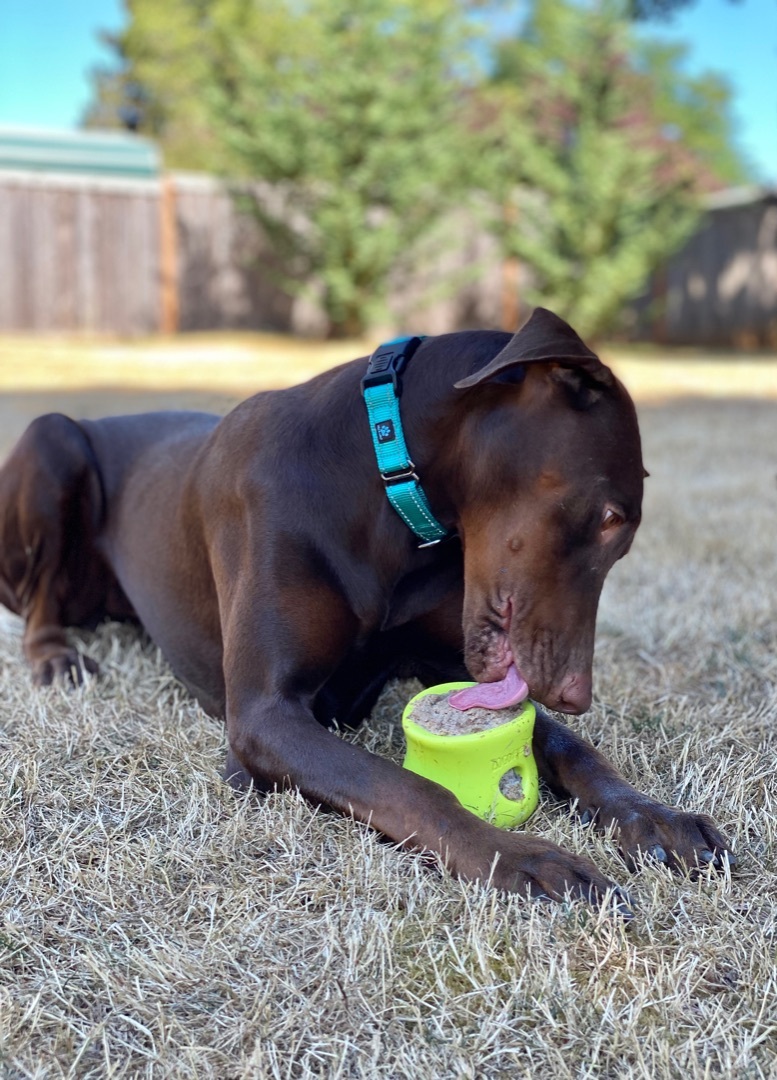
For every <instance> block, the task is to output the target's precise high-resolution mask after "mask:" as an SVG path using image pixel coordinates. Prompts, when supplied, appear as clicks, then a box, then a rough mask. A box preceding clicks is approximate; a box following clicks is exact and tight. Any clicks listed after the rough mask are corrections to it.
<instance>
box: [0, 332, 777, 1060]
mask: <svg viewBox="0 0 777 1080" xmlns="http://www.w3.org/2000/svg"><path fill="white" fill-rule="evenodd" d="M273 342H275V344H274V345H273ZM262 344H263V343H262V342H261V341H258V340H257V339H255V338H251V339H247V338H245V339H244V338H236V339H215V338H214V339H212V340H204V341H203V340H201V341H199V342H192V343H186V342H172V343H165V342H152V343H144V344H137V345H130V344H115V345H106V344H105V343H94V344H92V345H89V346H84V345H74V344H72V343H68V342H47V343H44V344H41V343H40V342H34V341H31V340H29V339H28V340H26V341H25V340H22V341H15V342H11V341H10V340H8V339H5V340H3V341H0V387H2V394H1V395H0V425H2V426H0V443H2V446H0V449H2V450H5V449H7V447H8V445H9V443H10V441H11V439H12V438H13V437H14V436H15V435H16V434H17V433H18V431H19V430H20V428H21V426H22V424H23V423H24V422H25V421H26V419H27V417H28V416H29V415H32V414H33V413H34V412H36V411H44V410H45V409H51V408H67V409H70V410H71V411H73V412H75V413H77V414H79V415H85V414H87V413H91V414H94V413H96V412H98V411H117V410H118V409H120V408H121V409H124V408H130V409H132V408H141V407H153V406H155V405H157V404H158V403H162V404H164V405H166V406H169V405H171V404H186V405H200V404H201V403H203V402H204V403H205V404H207V405H208V406H211V407H214V408H217V409H223V408H226V407H228V405H229V403H230V402H231V401H232V400H234V399H235V398H236V396H238V395H239V394H240V393H244V392H246V391H247V389H248V388H249V386H251V387H259V386H267V385H273V384H279V383H281V382H285V381H290V380H293V379H296V378H299V377H304V376H306V375H308V374H310V373H312V372H313V371H315V370H318V369H320V368H321V367H322V366H326V365H327V364H330V363H332V362H335V361H336V360H338V359H340V358H341V357H342V358H346V357H347V356H349V355H354V354H355V353H358V352H360V351H361V352H364V351H366V350H367V349H368V348H369V343H366V344H363V345H362V347H361V348H358V347H356V346H355V345H351V346H350V347H348V346H345V347H343V346H334V345H331V346H327V347H326V350H325V351H324V352H322V353H319V352H318V350H317V349H316V347H315V346H313V345H312V344H307V343H303V344H302V345H300V344H295V345H294V346H293V348H289V345H288V343H284V342H283V341H281V340H279V339H270V340H268V341H266V342H264V345H265V346H266V355H267V356H269V357H270V360H269V361H268V362H266V363H265V361H264V360H263V359H262V356H263V353H264V350H263V348H262ZM187 348H188V349H189V362H188V363H187V362H186V354H187ZM106 350H107V352H106ZM110 350H115V352H114V353H111V351H110ZM273 350H275V351H273ZM608 355H612V357H613V362H614V366H615V367H616V369H617V370H618V372H619V373H620V374H621V375H622V377H623V378H624V379H625V381H626V382H627V384H628V385H631V386H632V387H633V389H634V391H635V394H636V396H637V398H638V408H639V412H640V421H641V425H642V430H643V438H644V443H645V461H646V464H647V467H648V469H649V470H650V473H651V476H650V479H649V480H648V481H647V494H646V501H645V513H644V523H643V526H642V528H641V530H640V532H639V534H638V537H637V540H636V542H635V544H634V547H633V549H632V551H631V553H630V554H629V556H628V558H626V559H624V560H623V561H622V562H620V563H618V564H617V565H616V567H615V569H614V570H613V572H612V574H611V575H610V578H609V579H608V582H607V585H606V587H605V593H604V596H603V599H602V605H601V609H600V618H599V626H598V640H597V655H596V661H595V679H596V699H595V703H594V706H593V708H592V709H591V710H590V712H589V713H587V714H586V715H585V716H584V717H580V718H572V719H570V722H571V723H572V724H573V725H574V726H575V727H576V728H577V729H578V730H580V731H581V732H583V733H584V734H585V735H586V736H587V737H588V738H590V739H592V740H593V741H594V742H595V743H596V744H597V745H598V746H599V747H600V748H601V749H603V750H604V751H605V752H606V753H607V754H608V755H609V756H610V758H611V759H612V760H613V761H614V762H615V763H616V764H617V765H618V767H619V768H620V769H621V770H622V771H623V772H625V774H626V775H627V776H628V777H629V778H630V779H631V780H632V781H633V782H635V783H637V784H638V785H639V786H640V787H641V788H643V789H644V790H646V791H648V792H650V793H651V794H652V795H656V796H658V797H660V798H662V799H664V800H666V801H667V802H669V803H672V804H678V805H682V806H684V807H687V808H695V809H698V810H702V811H705V812H707V813H710V814H712V815H713V816H714V817H716V818H717V819H718V821H719V822H720V823H721V825H722V827H723V828H724V831H726V832H727V833H728V834H729V835H730V836H731V838H732V840H733V842H734V847H735V849H736V852H737V855H738V856H739V865H738V866H737V868H736V869H735V871H734V873H733V875H731V876H725V877H720V878H706V877H704V878H703V879H702V880H700V881H695V882H694V881H691V880H689V879H684V878H680V877H674V876H672V875H671V874H670V873H668V872H667V871H665V870H664V869H663V868H662V867H660V866H652V865H646V866H644V867H643V868H641V869H640V871H639V872H638V873H637V874H636V875H629V874H628V872H627V871H626V869H625V867H624V866H623V864H622V863H621V861H620V858H619V856H618V853H617V850H616V847H615V845H614V843H613V841H612V838H611V837H608V836H597V835H596V834H595V833H594V832H593V831H592V829H591V828H585V827H582V826H581V825H580V824H579V823H578V822H577V821H576V820H575V819H574V817H572V816H571V815H570V813H569V809H568V808H567V807H566V806H564V805H562V804H559V803H557V802H555V801H554V800H553V799H552V798H551V797H550V796H549V795H548V794H547V793H544V794H543V797H542V802H541V806H540V809H539V810H538V812H537V814H536V815H535V817H534V818H533V819H532V820H531V822H530V823H529V824H528V826H527V828H529V829H531V830H532V831H537V832H539V833H541V834H542V835H544V836H547V837H549V838H551V839H553V840H555V841H556V842H558V843H562V844H564V845H566V846H568V847H570V848H572V849H574V850H575V851H578V852H581V853H585V854H586V855H588V856H589V857H591V858H592V859H594V861H596V862H597V864H598V865H599V866H600V867H601V868H602V869H603V870H604V871H605V872H606V873H608V874H609V875H610V876H611V877H613V878H615V879H617V880H618V881H619V882H621V883H622V884H624V885H627V886H628V888H629V889H630V891H631V894H632V897H633V899H634V902H635V905H636V912H637V913H636V917H635V919H634V920H633V922H632V923H631V924H630V925H629V926H628V928H627V927H626V926H624V924H622V923H621V922H620V921H618V920H616V919H613V918H612V917H609V916H607V915H605V914H603V913H594V912H591V911H590V910H589V909H587V908H586V907H584V906H583V905H581V904H561V905H550V904H545V903H541V902H537V903H529V902H528V901H525V900H523V899H522V898H519V897H503V896H499V895H496V894H494V893H491V892H489V891H488V890H486V889H484V888H482V887H479V886H472V885H462V884H461V883H458V882H456V881H453V880H451V879H450V878H449V877H446V876H443V875H441V874H439V873H438V872H437V871H436V870H434V869H433V868H430V867H429V866H428V865H427V864H425V863H424V862H423V861H422V860H421V859H419V858H416V857H414V856H411V855H408V854H405V853H402V852H399V851H397V850H395V849H394V848H393V847H392V846H390V845H388V844H386V843H383V842H381V841H379V840H378V839H377V838H376V837H375V836H374V835H373V834H372V833H371V832H370V831H369V830H368V829H367V828H365V827H362V826H359V825H356V824H354V823H353V822H350V821H347V820H345V819H343V818H340V817H338V816H336V815H334V814H331V813H324V812H321V811H314V810H312V809H311V808H310V807H309V806H308V805H307V804H306V803H305V802H304V801H303V800H301V799H300V798H298V797H296V796H295V795H292V794H278V795H274V796H270V797H268V798H266V799H263V800H262V801H261V802H255V801H253V800H252V799H250V798H238V797H235V795H234V794H233V793H232V792H231V790H229V789H228V788H227V787H226V786H225V785H224V784H223V783H222V781H221V780H220V778H219V769H220V767H221V764H222V761H223V756H224V749H225V741H224V735H223V731H222V729H221V727H220V726H219V725H218V724H216V723H214V722H213V721H212V720H210V719H209V718H208V717H207V716H205V715H204V714H203V713H202V712H201V711H200V710H199V708H198V707H197V706H196V705H195V704H194V703H193V702H192V701H191V700H190V699H189V698H188V697H187V695H186V693H185V692H184V691H183V689H182V688H181V687H180V685H179V684H178V683H177V682H176V680H175V679H174V678H173V677H172V675H171V673H170V671H169V669H168V668H167V667H166V665H165V663H164V661H163V660H162V659H161V658H160V656H159V654H158V653H157V651H156V650H155V649H154V648H153V647H152V646H150V645H149V644H148V643H147V642H145V641H144V640H142V639H141V638H140V637H139V636H138V635H137V634H136V633H135V632H133V631H132V630H130V629H129V628H126V627H124V628H105V629H103V630H101V631H100V632H99V633H98V634H96V635H90V636H87V637H85V638H83V639H82V640H83V647H84V648H85V650H86V651H87V652H88V653H89V654H90V655H92V656H93V657H95V658H96V659H97V660H98V661H99V662H100V664H101V667H102V671H103V675H102V677H101V678H99V679H97V680H94V681H92V682H91V683H90V684H89V685H87V686H86V687H84V688H81V689H79V690H77V691H70V692H68V691H65V690H64V689H61V688H53V689H49V690H46V691H36V690H33V689H32V687H31V683H30V681H29V678H28V676H27V673H26V671H25V670H24V667H23V663H22V657H21V643H20V629H21V625H20V623H19V622H18V621H17V620H15V619H14V618H13V617H11V616H10V615H7V614H2V615H0V799H2V806H1V807H0V889H1V890H2V906H1V907H0V1076H3V1077H6V1076H7V1077H9V1078H17V1077H56V1076H72V1077H78V1078H81V1077H108V1076H110V1077H125V1076H126V1077H132V1078H135V1077H139V1076H148V1077H168V1076H170V1077H172V1076H174V1077H192V1078H194V1077H196V1078H202V1077H215V1078H218V1080H227V1078H235V1080H237V1078H243V1077H246V1078H247V1077H279V1078H281V1077H324V1078H330V1077H332V1078H339V1077H356V1078H361V1077H364V1078H372V1077H385V1078H404V1077H413V1078H423V1080H426V1078H427V1077H429V1078H437V1077H445V1078H447V1077H452V1078H454V1077H455V1078H473V1080H481V1078H490V1077H505V1078H513V1077H516V1078H523V1077H532V1078H535V1077H536V1078H545V1077H548V1078H554V1080H555V1078H559V1080H564V1078H569V1080H582V1078H588V1077H591V1078H593V1077H597V1078H598V1077H606V1078H608V1080H609V1078H613V1080H615V1078H620V1077H623V1078H626V1077H628V1078H632V1077H637V1078H644V1080H653V1078H656V1077H658V1078H664V1077H678V1078H680V1077H693V1078H695V1077H699V1078H702V1077H705V1078H706V1077H732V1078H734V1077H736V1078H739V1077H748V1078H750V1077H752V1078H756V1077H763V1078H774V1077H775V1076H777V968H776V966H775V960H776V951H777V854H776V852H777V776H776V773H777V770H775V762H776V760H777V544H776V543H775V534H776V533H777V482H776V477H777V360H774V359H771V360H769V359H738V358H733V357H728V358H721V357H710V358H696V357H692V356H689V355H685V354H684V355H677V356H674V357H672V358H670V360H666V359H662V358H661V357H660V356H659V355H652V354H651V355H644V354H634V355H626V354H625V353H623V352H622V351H621V352H618V351H615V350H612V351H611V352H610V353H609V354H608ZM110 356H113V360H112V361H111V362H109V359H110ZM229 357H231V359H230V358H229ZM173 361H174V363H173ZM168 362H169V364H170V365H171V366H170V367H169V368H166V367H165V364H166V363H168ZM112 363H113V365H114V366H113V367H112V366H111V364H112ZM42 365H43V366H44V367H45V373H43V367H42ZM46 365H48V366H46ZM176 380H177V382H176ZM413 688H414V687H413V684H408V683H404V684H394V685H392V686H391V687H390V688H389V689H388V691H387V692H386V693H385V694H384V696H383V698H382V700H381V702H380V703H379V705H378V707H377V709H376V710H375V713H374V715H373V718H372V721H371V723H370V724H369V725H368V726H365V727H364V728H363V729H362V730H361V731H360V732H359V733H358V734H356V735H353V736H349V737H350V738H353V739H355V741H357V742H359V743H361V744H363V745H366V746H368V747H369V748H370V749H372V750H375V751H377V752H379V753H381V754H385V755H387V756H390V757H393V758H395V759H401V755H402V741H401V734H400V730H399V714H400V711H401V706H402V704H403V702H404V701H405V700H406V698H407V696H408V695H409V693H410V692H411V691H412V690H413Z"/></svg>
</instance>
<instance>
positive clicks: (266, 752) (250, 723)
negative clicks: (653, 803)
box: [228, 693, 612, 903]
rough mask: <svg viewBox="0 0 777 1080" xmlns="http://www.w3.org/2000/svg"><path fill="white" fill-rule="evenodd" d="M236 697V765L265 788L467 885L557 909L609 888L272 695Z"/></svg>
mask: <svg viewBox="0 0 777 1080" xmlns="http://www.w3.org/2000/svg"><path fill="white" fill-rule="evenodd" d="M230 697H231V699H232V701H233V702H235V705H234V706H233V707H230V710H229V713H228V733H229V742H230V748H231V754H232V755H233V760H234V761H235V762H237V763H239V765H240V767H241V769H242V770H243V771H244V772H245V774H247V775H249V776H251V777H253V778H255V779H256V780H257V782H258V783H259V785H260V786H261V787H262V788H265V789H266V788H268V787H272V786H273V785H274V784H277V785H278V786H281V787H296V788H299V790H300V791H301V792H302V794H304V795H305V796H307V797H308V798H309V799H311V800H312V801H313V802H315V803H325V804H327V805H329V806H331V807H334V808H335V809H338V810H340V811H342V812H343V813H345V814H349V815H351V816H353V817H354V818H356V819H357V820H359V821H363V822H366V823H368V824H370V825H371V826H372V827H373V828H375V829H377V830H379V831H380V832H381V833H383V834H384V835H386V836H387V837H389V838H390V839H392V840H394V841H396V842H397V843H398V844H401V845H402V846H403V847H406V848H409V849H412V850H416V851H425V852H432V853H434V854H436V855H438V856H439V857H440V859H441V860H442V861H443V862H444V863H445V865H446V866H447V867H448V869H449V870H450V871H451V872H452V873H454V874H456V875H458V876H459V877H462V878H465V879H468V880H476V879H480V880H485V879H488V878H489V877H490V878H491V881H492V883H493V885H495V886H496V887H497V888H500V889H504V890H508V891H514V892H522V893H523V892H527V891H528V892H529V893H531V894H532V895H534V896H550V897H553V898H554V899H561V898H563V897H564V896H565V895H566V894H567V893H571V894H572V895H574V896H577V897H580V896H582V897H584V898H585V899H588V900H590V901H592V902H594V903H596V902H598V901H600V900H601V898H602V896H603V895H604V893H605V891H606V890H608V889H610V888H612V885H611V883H610V882H609V881H608V880H607V879H606V878H605V877H603V875H602V874H600V873H599V872H598V871H597V869H596V867H595V866H594V865H593V864H592V863H590V862H589V861H588V860H587V859H584V858H580V857H578V856H576V855H574V854H572V853H571V852H568V851H564V850H563V849H562V848H559V847H557V846H556V845H554V844H551V843H549V842H547V841H545V840H541V839H539V838H538V837H534V836H529V835H526V834H520V833H508V832H504V831H502V830H500V829H497V828H495V827H494V826H492V825H489V824H487V823H486V822H483V821H481V820H480V819H478V818H476V817H475V816H474V815H473V814H471V813H470V812H469V811H468V810H465V808H464V807H463V806H462V805H461V804H460V803H459V802H458V800H457V799H456V798H455V797H454V796H453V795H452V794H451V793H450V792H448V791H446V790H445V789H444V788H442V787H440V786H439V785H438V784H435V783H432V782H431V781H429V780H426V779H424V778H423V777H420V776H417V775H415V774H414V773H411V772H408V771H407V770H405V769H402V768H400V767H399V766H397V765H395V764H394V763H392V762H390V761H386V760H385V759H383V758H380V757H377V756H376V755H374V754H371V753H369V752H368V751H366V750H363V749H361V748H360V747H356V746H353V745H351V744H349V743H347V742H345V741H344V740H343V739H341V738H339V737H338V736H337V735H335V734H334V733H332V732H330V731H327V730H326V729H324V728H323V727H321V725H319V724H318V723H317V722H316V721H315V720H314V718H313V716H312V714H311V713H310V712H309V710H307V709H306V708H305V707H304V706H303V705H302V704H301V703H299V702H295V701H293V700H290V699H288V698H286V699H283V698H280V697H278V696H274V695H273V696H269V697H262V696H253V697H252V696H249V697H243V696H242V695H239V694H235V693H232V694H231V695H230Z"/></svg>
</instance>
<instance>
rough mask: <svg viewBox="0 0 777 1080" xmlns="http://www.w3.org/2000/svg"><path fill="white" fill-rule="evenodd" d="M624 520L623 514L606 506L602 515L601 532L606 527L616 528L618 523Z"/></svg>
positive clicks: (620, 523)
mask: <svg viewBox="0 0 777 1080" xmlns="http://www.w3.org/2000/svg"><path fill="white" fill-rule="evenodd" d="M623 521H624V518H623V515H622V514H619V513H618V511H617V510H613V509H612V508H611V507H608V508H607V509H606V510H605V511H604V517H603V518H602V532H606V531H607V530H608V529H617V527H618V526H619V525H622V524H623Z"/></svg>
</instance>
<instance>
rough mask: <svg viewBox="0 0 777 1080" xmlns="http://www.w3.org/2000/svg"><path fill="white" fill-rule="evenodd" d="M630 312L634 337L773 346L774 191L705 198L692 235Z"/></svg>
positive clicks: (776, 283)
mask: <svg viewBox="0 0 777 1080" xmlns="http://www.w3.org/2000/svg"><path fill="white" fill-rule="evenodd" d="M635 307H636V311H637V315H638V322H637V332H636V335H635V336H637V337H642V338H649V339H650V340H653V341H657V342H660V343H662V344H667V345H707V346H712V347H732V346H733V347H735V348H738V349H758V348H771V349H777V192H774V191H769V190H768V189H767V190H759V189H742V190H737V189H735V190H732V191H731V192H725V193H721V194H719V195H716V196H712V197H711V198H710V199H709V203H708V208H707V212H706V213H705V215H704V217H703V219H702V221H701V224H700V227H699V228H698V230H697V231H696V232H695V233H694V235H693V236H692V237H691V238H690V240H689V241H688V242H687V243H686V244H685V246H684V247H683V248H682V249H681V250H680V251H679V252H677V254H676V255H674V256H673V257H672V258H671V259H669V261H668V262H667V264H666V265H665V266H664V267H663V268H662V269H661V271H659V272H658V273H657V274H656V275H655V276H654V278H653V281H652V283H651V292H650V296H649V297H645V298H644V299H643V300H642V301H641V302H640V303H639V304H637V305H635Z"/></svg>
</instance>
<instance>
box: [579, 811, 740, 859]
mask: <svg viewBox="0 0 777 1080" xmlns="http://www.w3.org/2000/svg"><path fill="white" fill-rule="evenodd" d="M596 822H597V825H600V826H601V827H606V826H607V825H609V824H610V823H614V824H615V827H616V837H617V840H618V846H619V848H620V851H621V854H622V855H623V858H624V859H625V861H626V864H627V865H628V866H629V868H630V869H631V870H634V869H636V867H637V866H638V865H639V863H640V861H641V860H642V859H645V858H648V859H652V860H654V861H656V862H660V863H664V864H665V865H667V866H670V867H671V868H672V869H673V870H680V871H686V872H688V871H690V872H691V873H694V874H695V873H698V871H699V870H700V869H706V868H707V867H708V866H712V867H713V868H714V869H716V870H723V869H724V868H725V867H726V866H729V867H731V866H735V865H736V857H735V856H734V853H733V852H732V850H731V844H730V843H729V842H728V840H726V838H725V837H724V836H723V834H722V833H721V832H720V830H719V829H718V827H717V826H716V825H715V822H714V821H713V820H712V818H710V817H708V816H707V815H706V814H691V813H687V812H686V811H684V810H677V809H676V808H675V807H672V806H666V805H664V804H663V803H659V802H656V801H655V800H653V799H644V798H640V799H639V800H632V801H629V803H628V804H626V805H624V806H619V807H618V808H617V809H615V810H613V811H611V812H609V813H608V812H605V811H603V812H601V813H599V814H597V815H596Z"/></svg>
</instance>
